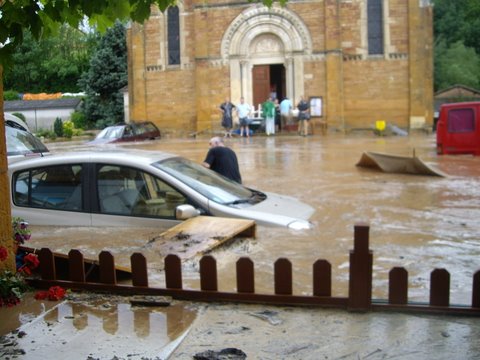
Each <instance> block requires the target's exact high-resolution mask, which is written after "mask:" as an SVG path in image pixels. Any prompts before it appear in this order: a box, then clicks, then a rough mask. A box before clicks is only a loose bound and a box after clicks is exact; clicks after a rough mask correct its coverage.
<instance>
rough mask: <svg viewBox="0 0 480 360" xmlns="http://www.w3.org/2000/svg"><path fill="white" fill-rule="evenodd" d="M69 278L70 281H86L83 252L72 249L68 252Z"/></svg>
mask: <svg viewBox="0 0 480 360" xmlns="http://www.w3.org/2000/svg"><path fill="white" fill-rule="evenodd" d="M68 278H69V279H70V281H76V282H81V283H84V282H85V280H86V279H85V263H84V262H83V254H82V253H81V252H80V251H78V250H76V249H72V250H70V251H69V253H68Z"/></svg>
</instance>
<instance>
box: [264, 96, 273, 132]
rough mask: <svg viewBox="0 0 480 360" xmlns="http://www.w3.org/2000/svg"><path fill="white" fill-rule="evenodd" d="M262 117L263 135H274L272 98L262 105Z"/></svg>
mask: <svg viewBox="0 0 480 360" xmlns="http://www.w3.org/2000/svg"><path fill="white" fill-rule="evenodd" d="M262 115H263V118H265V133H266V134H267V136H269V135H274V134H275V104H274V103H273V101H272V98H271V97H269V98H268V99H267V101H265V102H264V103H263V104H262Z"/></svg>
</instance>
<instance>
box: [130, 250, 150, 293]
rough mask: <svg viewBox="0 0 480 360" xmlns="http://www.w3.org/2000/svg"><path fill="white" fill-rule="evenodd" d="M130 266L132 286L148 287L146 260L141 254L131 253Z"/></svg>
mask: <svg viewBox="0 0 480 360" xmlns="http://www.w3.org/2000/svg"><path fill="white" fill-rule="evenodd" d="M130 264H131V266H132V285H133V286H146V287H148V272H147V259H146V258H145V256H144V255H143V254H141V253H133V254H132V256H131V257H130Z"/></svg>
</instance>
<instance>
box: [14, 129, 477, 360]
mask: <svg viewBox="0 0 480 360" xmlns="http://www.w3.org/2000/svg"><path fill="white" fill-rule="evenodd" d="M208 140H209V139H208V138H207V137H197V138H196V139H169V138H165V139H161V140H158V141H152V142H146V143H142V144H131V145H123V146H124V147H128V148H133V149H135V148H138V149H148V150H158V151H167V152H171V153H176V154H178V155H181V156H184V157H187V158H189V159H192V160H194V161H197V162H201V161H202V160H203V159H204V156H205V154H206V151H207V149H208ZM226 145H227V146H230V147H231V148H233V149H234V150H235V152H236V153H237V156H238V159H239V163H240V169H241V173H242V178H243V182H244V184H245V185H246V186H248V187H252V188H256V189H259V190H263V191H270V192H276V193H281V194H285V195H290V196H294V197H296V198H298V199H300V200H302V201H304V202H306V203H308V204H310V205H311V206H313V207H314V208H315V209H316V212H315V214H314V215H313V216H312V218H311V221H312V222H313V224H314V228H313V229H312V230H308V231H294V230H289V229H286V228H272V227H264V226H258V227H257V236H256V238H255V239H252V238H247V239H240V240H238V241H236V242H234V243H232V244H230V245H228V246H226V247H223V248H219V249H217V250H215V251H214V252H213V256H215V258H216V259H217V266H218V274H219V289H220V290H221V291H234V290H235V283H236V278H235V262H236V261H237V259H238V258H239V257H243V256H248V257H250V258H251V259H252V261H253V262H254V263H255V287H256V292H259V293H260V292H263V293H269V294H270V293H273V292H274V289H273V264H274V262H275V261H276V260H277V259H278V258H288V259H289V260H290V261H291V262H292V264H293V281H294V286H293V291H294V293H295V294H311V293H312V264H313V263H314V262H315V261H316V260H318V259H326V260H328V261H329V262H330V263H331V265H332V277H333V280H332V291H333V294H332V295H334V296H346V295H347V293H348V267H349V262H348V255H349V251H350V250H351V249H352V248H353V230H354V225H355V224H356V223H360V222H361V223H368V224H370V248H371V250H373V254H374V284H373V296H374V297H375V298H386V297H387V291H388V283H387V279H388V271H389V270H390V269H391V268H392V267H396V266H403V267H405V268H406V269H407V271H408V273H409V300H414V301H428V299H429V281H430V273H431V271H432V270H434V269H435V268H445V269H447V270H448V271H449V272H450V274H451V303H453V304H470V302H471V296H472V294H471V291H472V276H473V274H474V272H475V271H477V270H478V269H479V268H480V256H479V255H480V245H479V244H480V239H479V237H480V236H479V235H480V221H478V219H479V218H480V206H479V204H480V157H477V158H475V157H472V156H468V155H465V156H437V155H436V153H435V135H432V134H424V133H418V134H413V135H410V136H409V137H397V136H391V137H376V136H375V135H373V134H372V133H370V132H368V133H356V134H347V135H344V134H328V135H327V136H320V135H316V136H313V137H306V138H304V137H297V136H294V135H291V136H275V137H260V136H259V137H253V138H250V139H239V138H233V139H227V141H226ZM82 147H84V144H80V143H78V142H77V143H73V142H72V143H55V144H49V148H50V149H51V151H59V150H66V151H71V150H75V149H78V148H82ZM364 151H376V152H386V153H391V154H397V155H412V153H413V151H415V154H416V155H417V156H419V157H420V158H421V159H422V160H424V161H425V162H426V163H427V164H428V165H431V166H433V167H436V168H438V169H439V170H441V171H443V172H444V173H446V174H448V175H449V176H448V177H446V178H441V177H430V176H416V175H402V174H386V173H383V172H380V171H376V170H370V169H365V168H359V167H356V166H355V164H356V163H357V162H358V160H359V159H360V157H361V155H362V153H363V152H364ZM160 231H162V229H142V230H139V229H101V230H98V229H97V230H95V231H91V230H88V229H78V228H77V229H58V228H41V227H32V240H31V241H30V242H29V244H28V245H31V246H35V247H40V246H47V247H50V248H52V249H53V250H59V251H62V252H68V251H69V249H72V248H77V249H80V250H82V252H84V254H85V255H86V256H90V257H96V256H97V255H98V253H99V252H100V251H102V250H104V249H107V250H109V251H111V252H112V253H113V254H114V255H115V259H116V262H117V264H124V265H127V264H128V258H129V256H130V254H131V253H133V252H137V251H141V252H142V253H144V254H145V256H146V257H147V259H148V264H149V277H150V283H151V284H152V285H160V286H164V279H163V274H162V268H163V256H164V254H160V253H159V251H158V249H157V248H155V246H154V245H148V244H147V243H148V240H149V239H151V238H153V237H155V236H157V235H158V234H159V232H160ZM183 267H184V269H183V273H184V276H185V281H184V287H188V288H194V289H198V288H199V281H198V259H193V260H190V261H186V262H185V263H184V264H183ZM62 306H63V307H62V308H61V309H65V307H66V309H67V310H65V311H67V312H68V313H69V314H70V313H72V311H73V315H71V319H72V320H69V318H68V317H63V318H62V317H61V318H60V320H59V321H60V322H61V323H62V319H63V323H66V322H68V321H73V322H75V321H80V322H81V320H82V316H86V315H85V314H87V313H88V312H91V310H85V309H83V310H82V309H80V311H78V312H75V309H74V305H68V304H64V305H62ZM188 306H189V305H178V309H181V311H180V313H182V311H183V312H184V313H188V314H189V316H188V319H187V320H180V322H181V321H184V324H183V325H181V326H180V328H179V329H177V330H175V334H178V333H181V332H182V331H183V329H187V328H188V327H189V326H190V324H191V322H192V321H194V318H195V315H193V313H192V312H191V311H190V310H189V308H188ZM70 307H71V309H70ZM184 307H185V308H184ZM89 309H90V308H89ZM100 309H103V308H100ZM108 309H110V308H108ZM108 309H107V310H108ZM118 309H123V307H121V306H119V307H117V312H119V316H120V321H121V322H122V321H124V320H122V318H123V317H125V316H127V318H129V317H130V318H131V317H132V316H133V318H134V319H136V318H135V316H137V317H138V318H139V319H140V318H141V312H140V313H137V315H135V313H132V312H131V311H130V312H128V314H127V315H122V314H121V312H120V311H118ZM178 309H172V310H171V311H172V313H171V314H170V315H168V316H167V315H166V313H165V315H161V316H166V318H167V320H168V318H170V320H169V321H170V322H171V321H173V320H172V319H177V318H178V316H176V315H174V314H177V313H179V310H178ZM209 309H210V310H209V311H210V312H207V314H208V316H207V318H208V319H210V318H211V320H210V321H211V322H214V321H216V322H215V323H214V324H213V325H212V324H211V323H210V324H209V325H208V326H209V327H207V328H205V329H202V327H201V325H200V328H198V329H197V330H196V332H193V333H192V334H194V335H192V336H193V337H191V340H190V341H189V344H195V346H197V347H198V348H202V346H205V341H207V342H208V341H212V343H215V340H213V338H212V336H213V335H212V334H216V335H215V336H220V335H219V334H223V333H224V330H225V327H224V326H222V325H221V324H227V322H226V321H227V320H214V319H215V316H216V315H215V314H216V310H215V309H216V307H215V306H213V307H212V306H210V307H209ZM254 309H257V308H254ZM257 310H258V311H260V310H262V308H261V307H260V308H258V309H257ZM193 311H194V310H193ZM204 311H205V310H204ZM221 311H223V312H222V315H219V316H220V317H221V318H223V317H224V316H233V314H235V313H238V314H240V315H241V316H243V318H246V317H245V314H247V313H250V312H252V311H253V310H251V309H250V310H245V309H243V308H242V309H237V310H235V306H233V308H232V309H231V310H228V309H224V310H221ZM283 311H285V310H283ZM286 311H287V312H286V313H288V312H290V313H292V312H293V313H295V317H296V318H297V319H301V318H302V317H304V316H307V317H308V316H310V315H308V311H311V310H308V311H307V313H303V312H302V311H301V310H300V309H295V310H293V309H290V310H286ZM107 312H108V311H107ZM200 313H202V311H201V312H200ZM286 313H285V312H284V314H286ZM92 314H93V313H92ZM219 314H220V313H219ZM242 314H243V315H242ZM323 314H324V315H323V316H326V318H324V317H320V318H319V320H318V321H319V324H320V325H319V328H320V326H324V325H325V324H327V323H328V322H329V320H326V319H327V318H328V317H329V316H331V322H330V323H331V325H333V326H337V325H339V324H347V323H348V324H349V326H353V325H351V323H350V322H348V321H350V320H339V319H342V318H341V315H339V314H340V313H339V312H333V313H332V314H330V312H326V313H323ZM97 315H98V317H100V318H101V317H102V316H103V315H102V314H100V312H98V314H97ZM317 315H318V316H321V315H320V314H317ZM145 316H146V317H147V318H148V316H147V315H145ZM149 316H153V315H149ZM200 316H201V315H200ZM280 316H282V315H280ZM285 316H286V315H285ZM366 316H367V317H368V319H370V320H366V319H367V318H366V317H359V318H358V319H357V320H358V321H359V323H358V329H359V332H358V334H357V335H355V336H359V339H361V336H362V335H361V333H362V331H363V330H362V329H363V326H364V324H365V321H367V322H368V321H374V320H372V319H377V320H378V319H380V320H379V321H380V322H382V321H386V322H388V321H390V320H387V318H385V319H384V320H382V319H383V315H382V316H380V317H378V318H377V317H372V318H371V317H370V315H366ZM204 317H205V316H204ZM387 317H388V316H387ZM402 319H403V318H402ZM411 319H412V324H413V323H419V322H418V319H416V318H415V317H413V318H411ZM20 320H21V319H20ZM357 320H355V321H357ZM223 321H225V323H224V322H223ZM305 321H306V323H308V321H309V320H305ZM344 321H345V323H344ZM392 321H393V320H392ZM400 321H409V320H400ZM432 321H433V320H432ZM177 322H178V321H177ZM207 322H208V321H207ZM237 322H238V324H239V325H238V326H239V329H240V330H238V331H239V332H242V331H246V330H245V329H244V330H241V329H243V328H244V324H243V325H242V326H241V324H242V322H241V320H239V318H237V319H236V320H235V319H234V320H231V321H230V322H229V324H237ZM37 323H38V322H37ZM140 323H141V322H136V321H135V326H139V328H138V329H139V330H138V331H144V330H142V325H141V324H140ZM439 323H443V320H441V319H439ZM197 324H198V323H197ZM295 324H296V325H295ZM321 324H323V325H321ZM428 324H430V323H428ZM74 325H75V324H74ZM287 325H288V326H287ZM62 326H65V325H62ZM66 326H70V325H68V324H67V325H66ZM103 326H104V327H105V326H106V325H105V323H104V324H103ZM182 326H183V327H182ZM211 326H214V328H212V327H211ZM252 326H255V325H253V324H252ZM295 326H297V327H300V328H301V327H302V323H301V322H297V321H294V320H292V323H288V322H287V323H286V325H285V327H284V328H280V329H281V330H282V331H283V333H282V334H286V333H285V331H287V330H286V329H293V328H294V327H295ZM428 326H430V325H427V327H428ZM217 327H218V328H217ZM227 327H228V326H227ZM328 329H330V328H325V331H326V334H328V331H329V330H328ZM77 330H78V328H77ZM217 330H218V331H217ZM43 331H47V330H43ZM105 331H106V332H107V333H108V330H105ZM135 331H136V332H137V329H136V330H135ZM202 331H204V333H203V334H204V336H205V337H204V338H202V337H198V338H197V335H201V334H202ZM216 331H217V332H216ZM258 331H262V330H261V328H259V329H258ZM267 331H269V330H267ZM335 331H336V330H335ZM170 332H171V331H170ZM279 333H281V332H279ZM414 333H415V334H416V330H415V332H414ZM208 334H210V335H208ZM265 334H266V333H265ZM265 334H264V335H265ZM442 334H443V335H442V336H440V339H445V338H446V337H447V335H448V334H446V333H442ZM459 334H460V333H459ZM169 335H170V334H169ZM410 335H412V333H409V336H410ZM72 336H74V335H72ZM175 336H176V335H175ZM175 336H173V335H172V336H171V337H170V340H173V338H174V337H175ZM208 336H209V337H208ZM258 336H260V337H261V336H263V335H258ZM272 336H273V333H272ZM279 336H284V335H279ZM448 336H450V335H448ZM414 338H416V335H415V336H414ZM130 339H131V338H130ZM195 339H197V340H195ZM259 339H260V338H259ZM262 339H263V338H262ZM278 339H281V337H279V338H278ZM409 339H413V338H412V337H410V338H409ZM263 340H265V341H268V337H267V338H265V339H263ZM106 341H110V340H106ZM136 341H138V339H137V340H136ZM222 341H223V340H222V338H221V337H218V339H217V343H219V344H226V343H225V342H222ZM246 341H247V340H246ZM278 341H280V340H278ZM305 341H306V340H305ZM455 341H457V340H455ZM458 341H460V342H461V341H463V340H461V339H460V338H459V340H458ZM127 342H128V341H127ZM167 342H168V341H167ZM280 342H281V343H282V344H283V345H287V344H288V341H287V339H285V341H283V342H282V341H280ZM361 342H363V340H362V341H361ZM361 342H358V346H359V347H360V346H361ZM282 344H280V343H279V349H280V348H281V347H282V346H283V345H282ZM233 345H235V344H233ZM236 345H239V344H236ZM183 346H184V345H182V348H180V352H182V351H185V349H184V348H183ZM244 346H245V347H248V346H253V348H255V345H254V342H253V343H252V341H251V340H250V338H248V341H247V342H245V344H244ZM325 346H328V344H325ZM372 346H373V345H372ZM375 346H381V345H375ZM204 349H206V348H204ZM217 350H218V349H217ZM374 350H375V349H374ZM278 351H279V356H280V357H271V358H288V356H287V357H282V354H285V352H283V353H282V352H281V351H283V350H281V349H280V350H278ZM285 351H287V350H285ZM288 351H290V350H288ZM475 351H476V350H475ZM127 352H128V350H125V351H124V352H123V355H125V354H126V353H127ZM252 352H253V353H254V350H253V349H252ZM252 352H251V353H252ZM326 353H327V354H328V351H327V352H326ZM110 354H112V353H110ZM316 354H317V355H318V353H316ZM330 354H332V352H330ZM336 354H337V355H339V356H340V355H341V354H342V352H341V351H338V352H336ZM191 355H192V354H191V353H190V356H191ZM312 356H313V357H301V358H312V359H313V358H318V357H316V355H312ZM412 356H413V357H411V358H415V356H416V355H412ZM404 357H405V356H404ZM179 358H182V357H181V356H180V357H179ZM264 358H265V359H269V358H270V357H268V356H266V357H264ZM292 358H295V357H292ZM405 358H409V357H408V356H406V357H405Z"/></svg>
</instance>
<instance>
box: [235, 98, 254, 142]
mask: <svg viewBox="0 0 480 360" xmlns="http://www.w3.org/2000/svg"><path fill="white" fill-rule="evenodd" d="M237 113H238V120H239V122H240V136H241V137H243V132H244V131H245V136H246V137H250V129H249V128H248V117H249V116H250V114H251V113H252V107H251V106H250V105H249V104H247V103H246V102H245V98H244V97H243V96H242V97H241V98H240V104H238V105H237Z"/></svg>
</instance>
